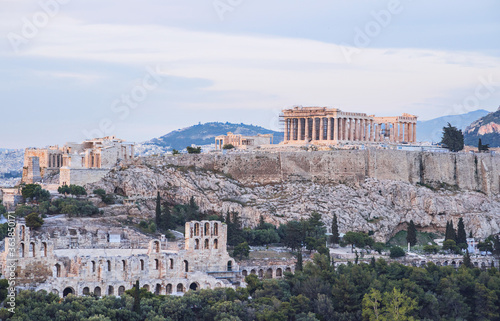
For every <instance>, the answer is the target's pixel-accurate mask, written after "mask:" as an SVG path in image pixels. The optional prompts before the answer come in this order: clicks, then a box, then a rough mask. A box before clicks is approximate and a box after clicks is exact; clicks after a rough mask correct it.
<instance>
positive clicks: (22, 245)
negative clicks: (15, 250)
mask: <svg viewBox="0 0 500 321" xmlns="http://www.w3.org/2000/svg"><path fill="white" fill-rule="evenodd" d="M19 257H24V243H23V242H21V246H20V248H19Z"/></svg>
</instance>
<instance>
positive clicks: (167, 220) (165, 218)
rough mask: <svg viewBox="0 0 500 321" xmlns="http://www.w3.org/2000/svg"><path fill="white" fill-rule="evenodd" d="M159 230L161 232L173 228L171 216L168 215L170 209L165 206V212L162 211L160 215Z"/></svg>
mask: <svg viewBox="0 0 500 321" xmlns="http://www.w3.org/2000/svg"><path fill="white" fill-rule="evenodd" d="M160 228H161V229H163V230H168V229H170V228H173V226H172V214H171V213H170V208H168V206H165V210H164V211H163V214H162V215H161V226H160Z"/></svg>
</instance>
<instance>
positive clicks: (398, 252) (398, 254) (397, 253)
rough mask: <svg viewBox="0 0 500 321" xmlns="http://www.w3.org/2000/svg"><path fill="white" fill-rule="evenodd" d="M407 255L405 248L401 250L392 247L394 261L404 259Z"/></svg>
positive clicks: (391, 253) (397, 247) (391, 254)
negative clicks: (399, 258)
mask: <svg viewBox="0 0 500 321" xmlns="http://www.w3.org/2000/svg"><path fill="white" fill-rule="evenodd" d="M405 255H406V253H405V250H403V248H401V247H399V246H393V247H391V250H390V257H391V258H392V259H394V258H398V257H402V256H405Z"/></svg>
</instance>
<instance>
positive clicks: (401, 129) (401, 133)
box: [398, 122, 403, 143]
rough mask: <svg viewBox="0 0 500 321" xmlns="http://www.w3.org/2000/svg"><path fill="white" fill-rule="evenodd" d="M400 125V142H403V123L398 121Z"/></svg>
mask: <svg viewBox="0 0 500 321" xmlns="http://www.w3.org/2000/svg"><path fill="white" fill-rule="evenodd" d="M398 127H399V140H398V141H399V142H400V143H401V142H402V141H403V123H402V122H398Z"/></svg>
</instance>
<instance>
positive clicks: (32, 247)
mask: <svg viewBox="0 0 500 321" xmlns="http://www.w3.org/2000/svg"><path fill="white" fill-rule="evenodd" d="M29 251H30V254H31V257H35V242H30V248H29Z"/></svg>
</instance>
